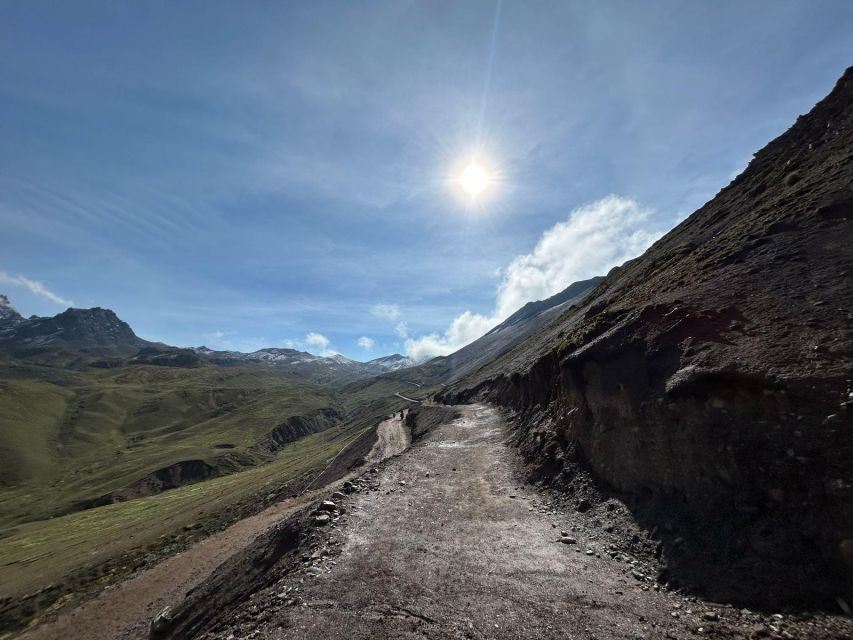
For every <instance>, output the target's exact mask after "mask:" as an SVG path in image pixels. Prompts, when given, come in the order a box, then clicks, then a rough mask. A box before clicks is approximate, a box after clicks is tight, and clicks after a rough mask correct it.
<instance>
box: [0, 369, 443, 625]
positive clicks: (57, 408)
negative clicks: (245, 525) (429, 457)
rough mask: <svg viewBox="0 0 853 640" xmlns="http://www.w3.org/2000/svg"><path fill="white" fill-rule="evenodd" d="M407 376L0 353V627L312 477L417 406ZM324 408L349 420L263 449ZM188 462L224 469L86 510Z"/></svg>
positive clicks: (81, 592) (23, 620)
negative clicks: (77, 362)
mask: <svg viewBox="0 0 853 640" xmlns="http://www.w3.org/2000/svg"><path fill="white" fill-rule="evenodd" d="M408 375H409V374H403V372H400V373H399V374H398V375H390V376H387V377H385V376H383V377H381V378H377V379H375V380H373V381H365V382H363V383H359V384H353V385H348V386H346V387H332V386H329V385H319V384H313V383H309V382H305V381H304V380H299V379H294V378H292V377H289V376H288V375H287V374H282V373H281V372H280V371H277V370H275V369H271V368H267V367H251V366H248V367H218V366H204V367H196V368H177V367H158V366H151V365H132V366H122V367H118V368H115V369H100V368H82V369H70V368H64V367H57V366H48V365H45V364H41V363H36V362H25V361H21V360H16V359H14V358H9V357H7V356H2V355H0V618H3V619H4V622H3V623H2V624H0V638H2V637H5V636H4V635H3V632H4V631H7V632H13V631H14V630H15V629H20V628H22V627H23V626H25V625H27V624H29V623H30V622H31V621H32V620H34V619H38V617H39V616H42V615H44V614H45V613H46V612H48V611H51V610H54V609H55V608H57V607H58V606H60V605H62V604H64V603H66V602H68V601H70V600H76V599H77V598H79V597H82V596H85V594H87V593H91V592H92V591H93V590H96V589H97V588H99V586H100V585H104V584H108V583H110V582H114V581H116V580H117V579H120V578H121V577H123V576H125V575H127V574H128V573H130V572H131V571H134V570H137V569H139V568H141V567H143V566H149V565H150V564H151V563H154V562H156V561H157V560H158V559H159V558H161V557H163V556H164V555H167V554H169V553H172V552H174V551H177V550H179V549H180V548H183V547H186V546H187V545H189V544H190V543H191V542H192V541H193V540H195V539H198V538H200V537H203V536H204V535H206V534H208V533H211V532H213V531H215V530H218V529H220V528H222V527H223V526H226V525H227V524H229V523H230V522H233V521H235V520H237V519H239V518H240V517H245V516H246V515H249V514H251V513H255V512H257V511H259V510H261V509H263V508H264V507H265V506H266V505H267V504H270V502H271V501H272V500H274V499H275V498H277V497H278V496H280V495H282V494H283V493H285V492H288V493H290V492H291V491H293V490H294V488H296V489H298V488H299V487H301V486H303V485H304V484H305V483H307V481H309V480H313V479H315V478H316V477H318V474H320V472H321V471H323V470H324V469H325V468H326V465H327V464H328V463H329V462H330V461H331V460H332V459H333V458H335V456H336V455H337V454H338V453H339V452H340V451H341V450H342V449H343V448H344V447H345V446H346V445H347V444H349V443H351V442H353V441H355V440H356V439H357V438H359V436H361V435H364V434H365V433H366V431H367V430H369V429H371V428H373V427H374V426H375V424H376V423H377V422H378V420H379V417H380V416H383V415H385V414H388V413H391V412H392V411H399V409H400V408H402V407H403V406H405V405H406V404H407V403H406V402H405V401H403V400H401V399H399V398H397V397H395V396H394V393H396V392H398V391H403V392H404V393H405V392H408V391H409V389H410V388H411V387H409V386H408V385H407V384H405V382H404V381H405V380H406V378H407V376H408ZM424 382H426V380H424ZM427 388H428V387H427V386H426V385H425V386H424V391H426V389H427ZM411 389H412V390H414V388H411ZM325 407H331V408H334V409H336V410H338V411H339V412H341V413H343V414H345V415H347V416H349V418H348V420H347V421H345V422H344V423H343V424H341V425H339V426H337V427H334V428H332V429H328V430H326V431H323V432H321V433H317V434H313V435H309V436H307V437H304V438H301V439H299V440H297V441H295V442H292V443H290V444H288V445H287V446H285V447H284V448H283V449H281V450H280V451H279V452H278V453H277V454H275V455H270V454H265V453H262V452H259V451H258V450H257V448H253V447H252V445H253V444H255V443H256V442H258V440H260V439H261V438H263V437H264V436H265V435H267V434H268V433H269V432H270V431H271V430H272V429H273V428H274V427H276V426H277V425H279V424H281V423H282V422H283V421H284V420H286V419H287V418H289V417H291V416H294V415H306V416H310V415H312V414H313V413H315V412H317V411H318V410H319V409H321V408H325ZM184 460H203V461H205V462H206V463H208V464H210V465H213V466H215V467H217V469H219V470H220V472H221V473H222V474H223V475H221V476H219V477H216V478H213V479H209V480H205V481H203V482H198V483H196V484H190V485H186V486H182V487H178V488H176V489H172V490H169V491H164V492H162V493H159V494H156V495H152V496H147V497H142V498H137V499H134V500H128V501H126V502H120V503H116V504H109V505H106V506H101V507H97V508H92V509H86V510H81V505H80V504H79V503H80V502H81V501H85V500H91V499H94V498H97V497H99V496H103V495H105V494H108V493H109V492H112V491H116V490H119V489H122V488H125V487H127V486H128V485H130V484H132V483H133V482H135V481H137V480H139V479H140V478H142V477H144V476H146V475H148V474H150V473H151V472H153V471H155V470H157V469H162V468H164V467H166V466H169V465H171V464H173V463H176V462H180V461H184ZM320 481H322V480H320Z"/></svg>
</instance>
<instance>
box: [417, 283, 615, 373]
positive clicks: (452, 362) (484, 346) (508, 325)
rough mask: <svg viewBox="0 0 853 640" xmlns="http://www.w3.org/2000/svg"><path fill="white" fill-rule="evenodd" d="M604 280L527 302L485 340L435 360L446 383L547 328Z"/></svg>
mask: <svg viewBox="0 0 853 640" xmlns="http://www.w3.org/2000/svg"><path fill="white" fill-rule="evenodd" d="M602 280H603V278H601V277H595V278H590V279H589V280H581V281H580V282H575V283H572V284H571V285H569V286H568V287H566V288H565V289H563V290H562V291H561V292H559V293H557V294H555V295H553V296H551V297H550V298H546V299H545V300H539V301H538V302H528V303H527V304H526V305H524V306H523V307H522V308H521V309H519V310H518V311H516V312H515V313H514V314H512V315H511V316H510V317H509V318H507V319H506V320H504V321H503V322H502V323H500V324H499V325H498V326H496V327H495V328H494V329H492V330H491V331H489V332H488V333H487V334H486V335H484V336H483V337H481V338H478V339H477V340H475V341H474V342H472V343H471V344H469V345H467V346H465V347H462V348H461V349H460V350H459V351H456V352H454V353H452V354H451V355H449V356H447V357H446V358H441V359H437V360H435V361H433V364H438V363H439V362H440V363H441V364H442V365H443V366H444V367H445V368H446V370H447V376H446V378H445V381H446V382H451V381H453V380H457V379H459V378H461V377H463V376H464V375H466V374H468V373H470V372H472V371H475V370H477V369H478V368H479V367H482V366H483V365H485V364H487V363H489V362H492V361H493V360H495V359H496V358H498V357H499V356H501V355H502V354H504V353H505V352H506V351H508V350H509V349H511V348H512V347H514V346H516V345H517V344H518V343H519V342H521V341H522V340H524V339H525V338H526V337H527V336H529V335H531V334H533V333H535V332H536V331H538V330H539V329H541V328H542V327H543V326H545V325H547V324H548V323H549V322H551V321H552V320H553V319H554V318H556V317H557V316H558V315H560V313H562V312H564V311H565V310H566V309H568V308H569V307H571V306H572V305H576V304H579V303H580V302H581V301H582V300H583V299H584V297H586V295H587V294H588V293H589V292H590V291H591V290H592V289H593V288H594V287H595V286H596V285H597V284H598V283H599V282H601V281H602Z"/></svg>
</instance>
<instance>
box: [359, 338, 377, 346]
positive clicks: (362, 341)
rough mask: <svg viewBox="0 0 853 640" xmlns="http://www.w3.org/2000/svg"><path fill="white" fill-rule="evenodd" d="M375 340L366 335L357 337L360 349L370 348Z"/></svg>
mask: <svg viewBox="0 0 853 640" xmlns="http://www.w3.org/2000/svg"><path fill="white" fill-rule="evenodd" d="M375 344H376V341H375V340H374V339H373V338H368V337H367V336H361V337H360V338H359V339H358V346H359V347H361V348H362V349H372V348H373V347H374V345H375Z"/></svg>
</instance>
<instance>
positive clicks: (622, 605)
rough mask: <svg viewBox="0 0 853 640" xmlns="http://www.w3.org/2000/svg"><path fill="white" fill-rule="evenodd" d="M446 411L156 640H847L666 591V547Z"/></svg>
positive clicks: (830, 624) (267, 544)
mask: <svg viewBox="0 0 853 640" xmlns="http://www.w3.org/2000/svg"><path fill="white" fill-rule="evenodd" d="M453 411H454V412H458V413H457V415H458V416H459V417H458V418H457V419H455V420H453V421H452V422H450V423H447V424H440V425H435V427H434V428H433V429H431V430H430V431H429V432H428V433H426V434H425V435H424V436H423V437H422V438H421V440H419V441H418V442H416V443H415V444H414V445H413V446H412V447H411V448H410V449H409V450H407V451H406V452H405V453H404V454H403V455H401V456H397V457H394V458H392V459H389V460H388V461H386V462H385V463H383V464H382V465H380V467H379V468H378V469H377V470H376V472H372V473H369V474H367V476H365V478H364V479H363V480H362V481H360V482H359V483H357V485H350V486H349V488H348V489H347V491H348V493H336V494H334V495H332V496H331V499H332V502H323V503H316V504H315V505H313V506H312V508H310V509H308V510H305V511H303V512H301V513H300V514H298V515H296V516H294V517H293V518H291V519H289V520H288V521H286V522H283V523H282V524H281V525H280V526H279V527H278V528H277V529H276V530H275V531H274V532H271V533H270V535H268V536H265V537H263V538H260V539H259V540H258V541H257V543H256V544H255V545H253V549H252V550H251V551H249V552H247V553H246V554H245V555H243V556H242V557H241V558H240V559H239V561H237V562H230V563H228V564H227V565H223V567H222V568H221V569H220V570H219V571H217V572H216V574H215V575H214V576H212V578H211V579H210V580H209V581H208V582H207V583H206V584H205V585H203V586H202V587H201V588H200V589H199V590H198V591H197V592H195V593H193V594H191V595H190V597H189V598H188V600H187V603H186V604H185V605H183V606H181V607H180V608H179V609H178V610H177V611H176V612H175V615H174V618H173V623H172V624H173V626H172V628H171V630H170V631H168V630H167V631H166V632H165V633H164V634H163V636H162V637H164V638H165V637H168V638H173V639H177V638H190V637H193V638H201V639H203V640H226V639H229V638H232V639H233V638H257V639H269V640H283V639H285V638H294V639H295V638H299V639H300V640H337V639H341V640H343V639H347V640H349V639H350V638H416V637H418V638H421V637H427V638H435V639H448V640H449V639H451V638H453V639H456V638H474V639H482V640H486V639H504V638H507V639H509V638H513V639H516V638H541V639H544V640H547V639H554V640H556V639H558V638H559V639H563V638H566V637H578V638H613V639H622V638H625V639H628V638H631V639H632V640H633V639H634V638H638V637H647V638H675V639H679V638H685V639H686V638H692V637H707V638H720V639H724V638H725V639H728V640H731V639H734V638H752V637H756V638H757V637H767V638H782V637H809V638H814V639H815V640H817V639H826V640H828V639H830V638H833V639H835V638H846V637H851V632H853V626H851V621H850V620H847V619H844V618H841V617H838V616H823V615H819V616H814V615H790V614H788V613H787V612H780V611H774V612H773V613H772V614H771V613H756V612H752V611H747V610H740V609H737V608H734V607H731V606H725V605H719V604H714V603H709V602H703V601H701V600H698V599H697V598H695V597H684V596H682V594H680V593H678V592H676V591H673V590H670V589H668V588H667V587H666V586H665V585H663V584H661V583H660V582H659V581H658V580H657V578H656V575H657V573H658V562H657V560H656V549H657V548H658V546H659V542H658V540H657V539H656V538H649V537H648V536H647V535H646V534H644V532H643V531H642V529H641V528H640V527H638V526H637V524H636V523H635V522H634V521H633V520H632V519H631V517H630V514H629V513H628V510H627V509H626V507H625V505H624V504H623V503H621V502H620V501H618V500H615V499H611V500H608V501H607V502H606V504H602V505H599V506H597V507H590V509H589V510H587V511H585V512H583V513H581V512H579V511H576V510H574V509H572V508H571V505H570V504H567V503H566V502H565V501H564V500H563V499H562V498H561V497H559V496H557V497H556V498H555V497H553V496H549V495H547V494H543V493H542V492H539V491H537V490H535V489H534V488H532V487H530V486H525V485H524V484H523V483H522V482H521V481H520V480H519V476H518V474H517V473H516V472H515V466H516V465H515V461H516V456H515V453H514V451H512V450H511V449H510V448H508V447H507V446H506V444H507V442H506V437H507V435H508V434H509V431H508V429H507V425H506V424H505V422H504V420H503V419H502V417H501V415H500V413H499V412H498V411H497V410H496V409H495V408H492V407H486V406H466V407H460V408H454V409H453ZM433 415H436V412H434V413H433ZM567 507H568V508H567Z"/></svg>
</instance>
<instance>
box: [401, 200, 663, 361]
mask: <svg viewBox="0 0 853 640" xmlns="http://www.w3.org/2000/svg"><path fill="white" fill-rule="evenodd" d="M650 215H651V210H650V209H648V208H645V207H641V206H640V205H639V204H638V203H637V202H636V201H635V200H633V199H631V198H624V197H622V196H617V195H610V196H607V197H606V198H602V199H601V200H597V201H595V202H592V203H590V204H587V205H584V206H582V207H578V208H577V209H575V210H573V211H572V212H571V213H570V214H569V216H568V218H567V219H566V221H565V222H558V223H557V224H555V225H554V226H553V227H551V228H550V229H547V230H546V231H545V232H544V233H543V234H542V236H541V237H540V239H539V242H537V243H536V246H535V247H534V248H533V251H532V252H531V253H529V254H525V255H520V256H516V257H515V258H514V259H513V260H512V261H511V262H510V263H509V265H507V267H506V268H505V269H504V270H503V271H502V275H503V278H502V280H501V282H500V284H499V285H498V290H497V296H496V299H495V308H494V311H493V312H492V313H491V314H490V315H488V316H485V315H482V314H478V313H472V312H470V311H465V313H463V314H461V315H459V316H457V317H456V318H454V320H453V322H451V323H450V326H449V327H448V328H447V329H446V330H445V331H444V333H443V334H438V333H432V334H429V335H426V336H421V337H419V338H417V339H413V338H410V339H408V340H406V352H407V353H408V355H409V356H411V357H412V358H414V359H416V360H425V359H428V358H432V357H435V356H439V355H446V354H448V353H453V352H454V351H456V350H458V349H461V348H462V347H464V346H465V345H466V344H469V343H470V342H473V341H474V340H476V339H477V338H479V337H480V336H482V335H483V334H484V333H486V332H487V331H489V330H490V329H491V328H493V327H494V326H495V325H497V324H499V323H500V322H502V321H503V320H505V319H506V318H507V317H508V316H510V315H511V314H513V313H514V312H515V311H517V310H518V309H519V308H520V307H522V306H523V305H524V304H526V303H528V302H531V301H533V300H542V299H544V298H547V297H549V296H552V295H554V294H555V293H558V292H559V291H562V290H563V289H565V288H566V287H567V286H569V285H570V284H572V283H573V282H577V281H578V280H583V279H586V278H591V277H592V276H596V275H603V274H605V273H607V272H608V271H609V270H610V269H611V268H613V267H615V266H617V265H619V264H622V263H623V262H625V261H626V260H628V259H630V258H633V257H635V256H637V255H639V254H640V253H642V252H643V251H645V250H646V249H647V248H648V247H649V245H651V244H652V243H653V242H654V241H655V240H657V239H658V238H659V237H660V236H661V235H662V232H660V231H657V230H650V229H649V228H648V227H649V217H650Z"/></svg>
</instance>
